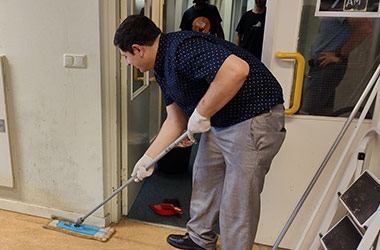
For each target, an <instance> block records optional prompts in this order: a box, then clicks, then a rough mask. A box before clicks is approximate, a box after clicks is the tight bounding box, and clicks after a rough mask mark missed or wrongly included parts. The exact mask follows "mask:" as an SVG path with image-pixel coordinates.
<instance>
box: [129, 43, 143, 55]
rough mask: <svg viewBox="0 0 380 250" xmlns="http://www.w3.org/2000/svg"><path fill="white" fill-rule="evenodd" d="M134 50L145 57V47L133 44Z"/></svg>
mask: <svg viewBox="0 0 380 250" xmlns="http://www.w3.org/2000/svg"><path fill="white" fill-rule="evenodd" d="M132 49H133V50H134V51H136V52H137V53H138V54H139V55H140V56H143V55H144V47H143V46H141V45H139V44H132ZM136 52H135V53H136Z"/></svg>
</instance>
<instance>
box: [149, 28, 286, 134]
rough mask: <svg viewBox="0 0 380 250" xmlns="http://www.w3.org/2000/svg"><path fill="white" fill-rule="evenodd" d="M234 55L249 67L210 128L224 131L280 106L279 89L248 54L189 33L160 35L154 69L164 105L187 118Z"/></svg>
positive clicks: (265, 71)
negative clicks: (176, 107)
mask: <svg viewBox="0 0 380 250" xmlns="http://www.w3.org/2000/svg"><path fill="white" fill-rule="evenodd" d="M231 54H234V55H236V56H238V57H240V58H242V59H244V60H245V61H247V62H248V64H249V65H250V72H249V75H248V77H247V79H246V81H245V82H244V84H243V86H242V87H241V89H240V90H239V92H238V93H237V94H236V95H235V96H234V97H233V98H232V99H231V100H230V101H229V102H228V103H227V104H226V105H225V106H224V107H223V108H222V109H221V110H219V111H218V112H217V113H216V114H215V115H213V116H212V117H211V125H212V126H214V127H219V128H221V127H228V126H231V125H234V124H236V123H239V122H242V121H244V120H247V119H250V118H252V117H254V116H256V115H259V114H261V113H263V112H267V111H269V109H270V108H271V107H273V106H275V105H277V104H282V103H283V102H284V101H283V97H282V89H281V86H280V84H279V83H278V82H277V80H276V79H275V77H274V76H273V75H272V74H271V73H270V72H269V70H268V69H267V68H266V67H265V66H264V65H263V64H262V63H261V62H260V61H259V60H257V59H256V58H255V57H254V56H253V55H252V54H250V53H249V52H247V51H245V50H244V49H242V48H240V47H238V46H236V45H235V44H233V43H231V42H228V41H226V40H223V39H220V38H217V37H215V36H212V35H207V34H203V33H200V32H192V31H179V32H173V33H168V34H161V37H160V41H159V47H158V52H157V57H156V62H155V65H154V74H155V77H156V79H157V82H158V84H159V85H160V88H161V91H162V93H163V97H164V100H165V103H166V105H170V104H172V103H173V102H175V103H176V104H177V105H178V106H179V107H180V108H181V109H182V110H183V111H184V112H185V113H186V115H187V116H189V117H190V116H191V114H192V113H193V111H194V109H195V107H196V106H197V104H198V102H199V101H200V100H201V98H202V97H203V95H204V94H205V93H206V91H207V89H208V87H209V85H210V83H211V82H212V81H213V79H214V77H215V75H216V73H217V72H218V70H219V68H220V66H221V65H222V64H223V62H224V60H225V59H226V58H227V57H228V56H229V55H231Z"/></svg>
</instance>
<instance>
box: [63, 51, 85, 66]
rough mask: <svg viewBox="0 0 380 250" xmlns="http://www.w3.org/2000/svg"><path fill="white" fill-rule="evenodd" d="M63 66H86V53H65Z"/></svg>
mask: <svg viewBox="0 0 380 250" xmlns="http://www.w3.org/2000/svg"><path fill="white" fill-rule="evenodd" d="M63 66H64V67H66V68H86V55H84V54H64V55H63Z"/></svg>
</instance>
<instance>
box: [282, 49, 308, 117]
mask: <svg viewBox="0 0 380 250" xmlns="http://www.w3.org/2000/svg"><path fill="white" fill-rule="evenodd" d="M276 57H277V58H280V59H295V60H296V65H295V68H296V70H295V71H294V84H293V88H292V91H293V93H292V99H291V101H290V107H289V108H288V109H286V110H285V114H286V115H292V114H294V113H296V112H297V111H298V109H299V108H300V106H301V96H302V85H303V77H304V72H305V58H304V57H303V56H302V54H301V53H298V52H276Z"/></svg>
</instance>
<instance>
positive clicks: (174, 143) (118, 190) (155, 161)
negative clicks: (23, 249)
mask: <svg viewBox="0 0 380 250" xmlns="http://www.w3.org/2000/svg"><path fill="white" fill-rule="evenodd" d="M185 138H187V131H186V132H185V133H183V134H182V135H181V136H180V137H178V139H177V140H175V141H174V142H173V143H172V144H170V145H169V146H168V147H167V148H165V149H164V150H163V151H162V152H161V153H160V154H159V155H157V156H156V157H155V158H154V159H153V160H152V161H151V162H149V163H148V164H147V165H146V166H145V169H149V168H150V167H152V166H154V164H156V163H157V162H158V161H159V160H160V159H161V158H162V157H164V156H165V155H166V154H167V153H169V151H170V150H172V149H173V148H174V147H175V146H177V144H178V143H180V142H181V141H182V140H184V139H185ZM135 178H136V176H132V177H130V178H129V179H128V180H127V181H126V182H125V183H124V184H123V185H122V186H120V187H119V188H118V189H116V190H115V191H114V192H113V193H112V194H111V195H110V196H108V197H107V198H106V199H105V200H104V201H102V202H101V203H100V204H99V205H97V206H96V207H95V208H94V209H92V210H91V211H90V212H88V213H87V214H86V215H85V216H83V217H80V218H78V219H77V221H76V223H75V226H79V225H81V224H82V223H83V222H84V220H85V219H87V217H89V216H90V215H91V214H93V213H94V212H95V211H96V210H98V209H99V208H100V207H101V206H103V205H104V204H105V203H107V202H108V201H109V200H110V199H112V198H113V197H114V196H115V195H116V194H118V193H119V192H120V191H121V190H123V189H124V188H125V187H126V186H128V185H129V184H130V183H131V182H133V180H134V179H135Z"/></svg>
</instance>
